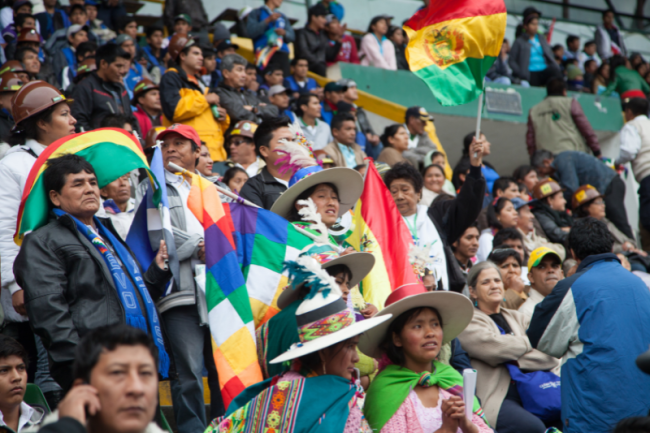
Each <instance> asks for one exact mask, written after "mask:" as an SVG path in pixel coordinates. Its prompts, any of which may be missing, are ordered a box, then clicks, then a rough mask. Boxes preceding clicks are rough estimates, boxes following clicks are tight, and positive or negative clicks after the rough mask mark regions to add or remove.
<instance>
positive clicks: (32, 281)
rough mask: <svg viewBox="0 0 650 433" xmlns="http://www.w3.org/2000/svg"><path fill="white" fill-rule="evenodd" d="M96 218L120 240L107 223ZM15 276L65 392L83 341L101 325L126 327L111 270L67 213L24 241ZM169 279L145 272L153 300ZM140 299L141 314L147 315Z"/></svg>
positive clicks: (158, 272)
mask: <svg viewBox="0 0 650 433" xmlns="http://www.w3.org/2000/svg"><path fill="white" fill-rule="evenodd" d="M100 220H101V222H102V224H104V226H105V227H107V228H108V229H109V230H111V232H112V233H113V234H114V235H115V237H116V238H117V239H120V236H119V235H118V234H117V232H115V229H114V228H113V224H112V223H111V220H110V219H108V218H106V219H103V218H102V219H100ZM120 240H121V239H120ZM14 274H15V275H16V282H17V283H18V285H19V286H20V287H21V288H23V289H24V290H25V306H26V308H27V315H28V316H29V323H30V324H31V326H32V328H33V330H34V332H35V333H36V334H37V335H38V336H40V337H41V338H42V340H43V344H44V345H45V348H46V349H47V351H48V354H49V362H50V372H51V374H52V377H53V378H54V380H56V381H57V382H58V383H59V385H61V386H62V387H63V388H64V389H67V388H68V387H69V386H70V385H71V381H72V362H73V360H74V352H75V348H76V346H77V344H78V343H79V340H80V339H81V337H83V336H84V334H86V333H87V332H88V331H90V330H91V329H94V328H97V327H99V326H104V325H112V324H116V323H125V313H124V307H123V306H122V303H121V302H120V299H119V295H118V292H117V289H116V288H115V284H114V282H113V277H112V276H111V273H110V270H109V268H108V266H107V265H106V262H105V261H104V259H103V258H102V256H101V255H100V254H99V252H98V251H97V249H96V248H95V247H94V246H93V245H92V244H91V243H90V241H88V239H87V238H86V237H85V236H84V235H82V234H81V233H79V231H78V230H77V227H76V226H75V223H74V221H73V220H72V218H70V217H69V216H67V215H65V216H62V217H60V218H58V219H55V220H51V221H50V222H49V223H48V224H47V225H46V226H44V227H41V228H40V229H38V230H36V231H34V232H32V233H30V234H28V235H27V236H26V237H25V239H24V241H23V244H22V247H21V249H20V253H19V254H18V256H17V257H16V261H15V262H14ZM170 277H171V273H170V272H165V271H163V270H161V269H160V268H158V266H157V265H156V264H155V263H152V264H151V266H150V267H149V269H148V270H147V272H146V273H144V275H143V278H144V282H145V284H146V286H147V289H149V294H150V295H151V298H152V299H153V300H154V301H156V300H157V299H158V298H159V297H160V296H161V295H162V293H163V290H164V289H165V285H166V284H167V282H168V281H169V279H170ZM136 294H138V292H137V290H136ZM138 296H139V294H138ZM138 300H139V301H140V309H141V311H143V312H146V309H145V308H144V304H143V302H142V300H141V299H138ZM145 314H146V313H145Z"/></svg>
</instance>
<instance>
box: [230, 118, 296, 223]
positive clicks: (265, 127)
mask: <svg viewBox="0 0 650 433" xmlns="http://www.w3.org/2000/svg"><path fill="white" fill-rule="evenodd" d="M289 123H290V122H289V119H288V118H286V117H275V118H272V119H270V120H265V121H264V122H263V123H262V124H261V125H260V126H259V127H258V128H257V130H256V131H255V135H254V137H253V140H254V141H255V153H257V155H258V156H259V157H260V158H262V159H263V160H264V162H265V163H266V166H265V167H264V168H263V169H262V171H261V172H260V173H259V174H257V175H255V176H252V177H251V178H250V179H249V180H248V182H246V184H245V185H244V187H243V188H242V190H241V192H240V194H239V195H241V196H242V197H243V198H245V199H247V200H250V201H251V202H253V203H255V204H256V205H258V206H260V207H263V208H264V209H267V210H269V209H271V207H272V206H273V203H275V201H276V200H277V199H278V197H280V195H281V194H282V193H283V192H284V191H286V190H287V188H288V186H289V179H290V178H291V175H292V174H291V172H287V171H284V172H282V173H280V167H279V164H278V165H276V161H277V160H278V158H279V157H280V155H279V154H278V153H277V152H274V150H275V149H277V148H278V146H280V141H279V140H287V139H288V140H291V139H293V134H292V133H291V130H290V129H289Z"/></svg>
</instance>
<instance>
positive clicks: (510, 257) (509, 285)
mask: <svg viewBox="0 0 650 433" xmlns="http://www.w3.org/2000/svg"><path fill="white" fill-rule="evenodd" d="M488 261H490V262H492V263H494V264H495V265H497V267H498V268H499V272H500V273H501V279H502V280H503V289H504V293H503V301H501V307H502V308H507V309H509V310H517V309H519V307H520V306H521V305H522V304H523V303H524V302H525V301H526V299H528V294H527V293H526V292H527V287H526V283H525V282H524V280H523V279H522V278H521V274H522V267H521V265H522V260H521V255H520V254H519V252H517V251H516V250H515V249H514V248H510V247H508V246H507V245H496V246H495V247H494V250H493V251H492V252H491V253H490V255H489V256H488Z"/></svg>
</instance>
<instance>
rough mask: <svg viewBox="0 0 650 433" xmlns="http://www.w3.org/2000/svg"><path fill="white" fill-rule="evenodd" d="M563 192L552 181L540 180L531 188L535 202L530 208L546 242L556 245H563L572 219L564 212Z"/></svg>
mask: <svg viewBox="0 0 650 433" xmlns="http://www.w3.org/2000/svg"><path fill="white" fill-rule="evenodd" d="M563 191H564V190H563V189H562V188H561V187H560V185H558V183H557V182H555V181H554V180H552V179H550V178H546V179H542V180H541V181H540V182H539V183H538V184H537V185H535V186H534V187H533V198H534V199H535V202H534V203H533V204H532V206H531V210H532V211H533V215H535V218H536V219H537V221H539V224H540V225H541V226H542V229H543V230H544V234H546V237H547V238H548V240H549V241H551V242H553V243H558V244H564V242H565V241H566V239H567V236H568V235H569V231H570V230H571V226H572V225H573V218H571V216H570V215H569V214H568V213H567V211H566V199H565V198H564V195H563V194H562V193H563Z"/></svg>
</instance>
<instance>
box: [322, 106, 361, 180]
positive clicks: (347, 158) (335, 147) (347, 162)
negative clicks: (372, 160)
mask: <svg viewBox="0 0 650 433" xmlns="http://www.w3.org/2000/svg"><path fill="white" fill-rule="evenodd" d="M331 127H332V136H333V137H334V141H332V142H331V143H329V144H328V145H327V146H325V148H324V149H323V150H324V151H325V153H326V154H328V155H329V156H330V157H331V158H332V159H333V160H334V164H335V166H336V167H348V168H354V167H356V166H358V165H362V164H363V159H364V158H365V157H366V154H365V153H364V152H363V150H362V149H361V146H359V145H358V144H357V143H355V141H354V139H355V137H356V135H357V127H356V123H355V119H354V116H353V115H352V114H351V113H349V112H345V113H339V114H337V115H336V116H334V118H333V119H332V125H331Z"/></svg>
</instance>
